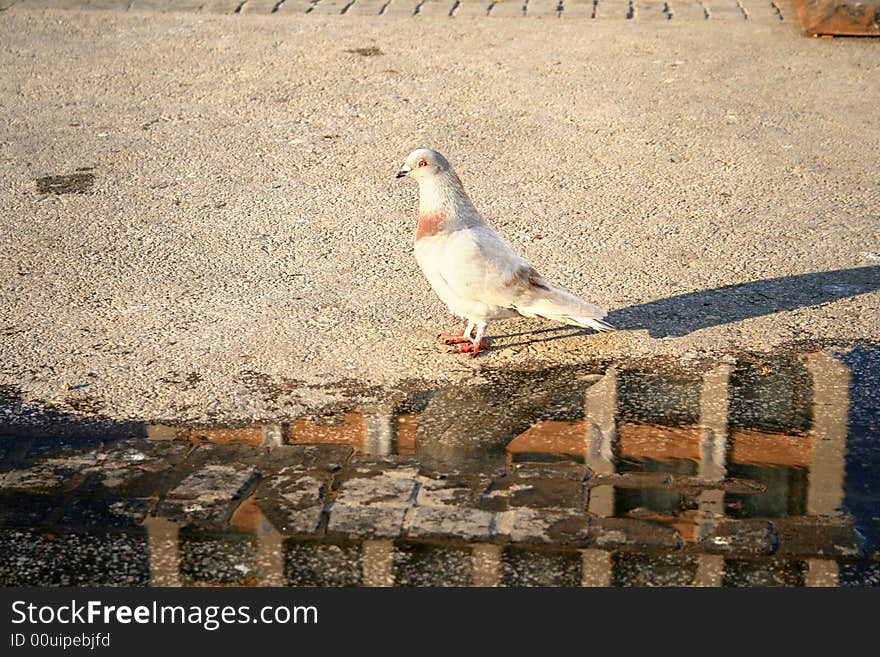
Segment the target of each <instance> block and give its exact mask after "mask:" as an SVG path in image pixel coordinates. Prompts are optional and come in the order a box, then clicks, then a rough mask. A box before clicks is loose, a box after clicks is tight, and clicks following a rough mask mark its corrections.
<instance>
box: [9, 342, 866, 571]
mask: <svg viewBox="0 0 880 657" xmlns="http://www.w3.org/2000/svg"><path fill="white" fill-rule="evenodd" d="M878 384H880V345H877V344H857V345H838V346H837V348H829V347H827V346H826V347H822V348H820V347H818V346H814V347H809V346H804V345H801V346H800V347H798V348H794V347H792V349H790V350H788V351H784V352H779V353H774V354H759V353H742V354H737V355H735V356H733V355H731V356H727V357H724V358H721V359H718V360H696V359H695V360H690V361H688V360H676V361H644V362H623V361H621V362H596V363H592V364H588V365H582V366H578V367H560V368H555V369H536V370H532V371H518V372H504V373H502V372H483V373H482V377H481V378H479V379H475V381H474V383H473V384H470V385H461V384H459V385H450V386H448V387H436V386H433V387H432V386H428V385H420V384H419V383H418V382H410V383H408V384H407V385H406V386H402V387H400V388H397V389H393V390H373V391H372V401H371V402H370V403H368V404H364V403H351V404H348V405H347V404H334V405H333V406H332V407H325V408H316V409H313V411H312V412H310V413H308V414H305V415H302V416H299V417H286V418H280V419H278V420H276V421H274V422H264V423H261V424H259V425H251V426H233V427H219V428H218V427H192V426H172V425H167V424H150V423H146V422H145V423H139V422H126V423H118V422H113V421H112V420H110V419H108V418H106V417H102V416H100V415H97V414H95V413H91V412H89V409H88V407H87V405H86V406H84V407H83V408H82V409H81V410H80V411H79V412H77V413H71V412H70V411H69V410H65V411H60V410H53V409H51V408H48V407H39V408H38V407H34V406H32V405H25V404H24V403H23V402H22V401H21V398H20V397H19V396H18V394H17V392H16V390H15V389H12V388H6V389H4V390H3V391H2V403H0V412H2V415H0V436H2V438H0V457H2V461H0V463H2V465H0V498H2V502H0V544H2V549H0V555H2V556H0V583H2V584H4V585H39V586H56V585H136V586H146V585H149V586H203V585H222V586H226V585H232V586H239V585H265V586H363V585H366V586H379V585H393V586H424V585H428V586H533V585H541V586H853V585H854V586H876V585H878V584H880V558H878V545H880V512H878V508H880V505H878V502H880V477H878V475H877V472H878V466H880V441H878V436H880V430H878V427H880V403H878V395H877V389H878ZM360 392H361V393H363V391H360Z"/></svg>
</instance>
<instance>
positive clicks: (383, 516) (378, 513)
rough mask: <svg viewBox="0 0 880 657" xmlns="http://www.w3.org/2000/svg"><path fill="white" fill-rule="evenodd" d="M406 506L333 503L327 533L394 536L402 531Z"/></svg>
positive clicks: (370, 536) (378, 536) (380, 536)
mask: <svg viewBox="0 0 880 657" xmlns="http://www.w3.org/2000/svg"><path fill="white" fill-rule="evenodd" d="M408 509H409V507H408V506H391V505H381V506H362V505H348V504H340V503H338V502H337V503H334V504H333V505H332V506H331V507H330V509H329V513H330V519H329V521H328V523H327V533H328V534H337V535H344V536H348V537H351V538H396V537H398V536H400V535H401V533H402V531H403V521H404V517H405V516H406V513H407V511H408Z"/></svg>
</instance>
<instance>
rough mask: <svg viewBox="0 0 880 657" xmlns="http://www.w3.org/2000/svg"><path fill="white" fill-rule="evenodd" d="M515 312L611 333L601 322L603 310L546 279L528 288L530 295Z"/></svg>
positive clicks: (603, 322)
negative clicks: (530, 288)
mask: <svg viewBox="0 0 880 657" xmlns="http://www.w3.org/2000/svg"><path fill="white" fill-rule="evenodd" d="M516 310H517V312H518V313H520V314H521V315H525V316H526V317H543V318H544V319H551V320H553V321H555V322H562V323H563V324H571V325H574V326H582V327H584V328H591V329H593V330H595V331H602V332H604V331H613V330H614V327H613V326H611V324H609V323H608V322H605V321H603V320H602V318H603V317H605V315H607V314H608V313H607V312H605V310H603V309H602V308H600V307H599V306H594V305H593V304H592V303H589V302H587V301H584V300H583V299H581V298H580V297H578V296H575V295H574V294H572V293H571V292H569V291H568V290H566V289H565V288H562V287H559V286H558V285H554V284H553V283H549V282H548V281H546V279H542V280H541V281H540V284H539V285H535V286H534V287H533V288H532V290H531V294H529V295H528V297H527V298H526V299H522V300H521V302H520V303H519V304H517V306H516Z"/></svg>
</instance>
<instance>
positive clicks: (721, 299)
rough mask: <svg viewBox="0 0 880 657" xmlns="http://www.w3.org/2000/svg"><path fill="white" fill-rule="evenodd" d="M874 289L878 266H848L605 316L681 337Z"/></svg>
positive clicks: (564, 334)
mask: <svg viewBox="0 0 880 657" xmlns="http://www.w3.org/2000/svg"><path fill="white" fill-rule="evenodd" d="M878 289H880V266H876V265H872V266H868V267H853V268H850V269H836V270H833V271H824V272H810V273H806V274H795V275H793V276H780V277H778V278H767V279H763V280H758V281H751V282H749V283H740V284H738V285H725V286H721V287H717V288H712V289H709V290H698V291H695V292H686V293H684V294H677V295H675V296H672V297H667V298H665V299H655V300H653V301H648V302H646V303H641V304H638V305H634V306H628V307H626V308H619V309H618V310H614V311H612V312H610V313H609V314H608V316H607V317H606V318H605V320H606V321H607V322H608V323H609V324H611V325H613V326H614V327H615V328H617V329H618V330H638V329H647V331H648V335H650V336H651V337H652V338H666V337H681V336H684V335H687V334H689V333H693V332H694V331H698V330H700V329H704V328H709V327H712V326H720V325H722V324H730V323H733V322H739V321H743V320H746V319H751V318H753V317H761V316H763V315H772V314H774V313H779V312H785V311H790V310H795V309H798V308H806V307H809V306H819V305H822V304H825V303H831V302H833V301H838V300H840V299H847V298H850V297H855V296H858V295H860V294H866V293H868V292H873V291H874V290H878ZM589 332H590V331H588V330H584V329H578V328H575V327H571V326H559V327H553V328H548V329H541V330H538V331H531V332H528V331H527V332H521V333H510V334H507V335H499V336H496V339H506V338H516V337H521V336H524V335H544V334H548V335H546V337H540V338H537V339H533V340H526V341H519V342H515V343H508V344H503V345H499V347H501V348H508V347H515V346H521V345H525V344H530V343H534V342H549V341H552V340H561V339H563V338H569V337H573V336H575V335H579V334H586V333H589Z"/></svg>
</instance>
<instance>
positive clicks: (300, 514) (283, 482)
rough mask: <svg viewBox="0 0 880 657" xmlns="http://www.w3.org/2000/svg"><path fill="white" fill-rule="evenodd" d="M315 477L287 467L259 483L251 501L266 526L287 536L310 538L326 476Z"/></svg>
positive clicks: (316, 525)
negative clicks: (269, 525) (296, 535)
mask: <svg viewBox="0 0 880 657" xmlns="http://www.w3.org/2000/svg"><path fill="white" fill-rule="evenodd" d="M317 474H318V475H319V476H318V477H316V476H313V475H312V474H310V473H308V472H302V471H300V470H299V469H298V466H290V467H287V468H284V469H282V470H281V472H279V473H277V474H275V475H272V476H270V477H266V478H264V479H262V480H261V481H260V483H259V485H258V487H257V490H256V492H255V493H254V500H255V502H256V503H257V504H258V506H259V508H260V510H261V511H262V512H263V514H264V515H265V516H266V518H268V520H269V522H271V523H272V525H273V526H274V527H275V528H276V529H277V530H278V531H280V532H284V533H287V534H314V533H315V532H317V531H318V529H319V528H320V525H321V517H322V513H323V510H324V501H325V500H324V497H325V492H326V489H327V486H328V475H327V473H321V472H320V471H318V473H317Z"/></svg>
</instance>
